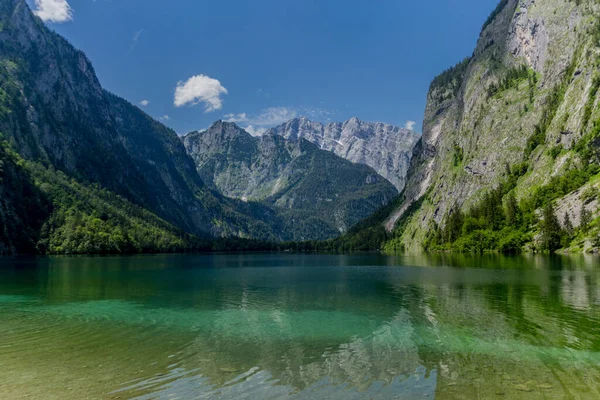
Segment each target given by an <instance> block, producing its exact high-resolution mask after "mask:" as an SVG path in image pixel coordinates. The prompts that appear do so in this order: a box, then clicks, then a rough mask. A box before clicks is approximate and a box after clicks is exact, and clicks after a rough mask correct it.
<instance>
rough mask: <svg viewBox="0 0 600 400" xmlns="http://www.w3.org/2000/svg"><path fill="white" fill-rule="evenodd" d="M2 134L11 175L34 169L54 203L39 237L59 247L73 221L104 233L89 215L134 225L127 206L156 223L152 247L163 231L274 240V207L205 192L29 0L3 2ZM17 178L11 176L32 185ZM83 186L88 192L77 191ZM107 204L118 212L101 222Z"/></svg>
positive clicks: (171, 137)
mask: <svg viewBox="0 0 600 400" xmlns="http://www.w3.org/2000/svg"><path fill="white" fill-rule="evenodd" d="M0 133H1V134H2V136H3V139H4V142H3V143H4V144H3V146H5V148H8V149H11V150H10V151H13V150H14V151H15V152H16V154H17V158H18V159H19V160H20V161H19V163H20V164H22V165H21V168H20V169H19V170H16V169H13V168H11V171H13V170H14V171H18V172H15V173H16V174H17V175H18V174H21V175H22V174H26V175H29V178H28V179H29V181H34V182H35V183H36V185H37V186H38V187H39V188H41V189H42V191H43V192H44V193H45V194H46V197H47V198H48V199H49V200H50V201H51V202H52V203H53V207H52V209H53V214H52V215H51V216H50V217H49V218H48V220H47V221H46V223H45V224H44V227H42V236H44V235H45V238H44V237H41V238H40V240H41V241H43V242H44V243H46V244H47V243H50V242H53V243H54V245H53V246H54V247H53V248H54V249H55V251H57V252H67V251H70V250H65V249H66V248H69V249H72V247H73V246H72V245H69V246H66V247H65V246H62V245H61V244H60V243H59V241H60V240H61V239H60V238H63V239H62V240H64V241H65V242H68V241H69V240H68V238H67V237H66V236H64V235H63V236H64V237H63V236H60V235H58V232H59V231H61V229H63V230H64V227H65V224H67V222H68V224H71V225H69V226H71V228H70V229H73V230H78V229H87V231H89V232H96V231H98V232H102V229H95V228H94V229H95V230H94V229H92V228H90V227H89V226H87V225H86V224H87V223H88V222H90V221H92V220H100V221H102V224H100V223H99V222H97V221H96V223H97V224H100V225H101V226H103V227H104V228H106V229H109V230H110V232H113V231H115V232H116V230H117V228H119V229H121V228H123V227H124V226H123V224H124V223H125V222H127V223H126V225H128V226H130V227H133V226H135V225H136V224H134V223H133V220H129V219H128V218H126V216H125V215H124V214H123V215H121V217H117V214H118V213H116V211H117V210H121V211H123V209H124V208H125V209H127V210H133V209H136V210H139V213H137V211H136V213H137V214H136V215H138V216H140V218H141V219H140V221H141V220H143V219H145V220H146V221H147V223H151V224H152V227H148V229H150V228H151V229H150V231H153V232H155V233H156V234H150V233H148V235H147V238H154V239H151V240H150V239H148V240H145V239H144V240H143V242H144V243H147V244H148V243H150V242H154V243H155V244H157V245H158V242H160V240H161V239H160V235H159V234H158V232H162V233H163V234H164V235H163V236H164V237H165V238H167V237H170V235H171V234H173V235H175V236H177V237H183V236H184V234H183V232H187V233H190V234H193V235H197V236H200V237H206V238H208V237H212V236H217V237H224V236H239V237H253V238H260V239H277V236H276V235H275V234H274V233H273V227H272V226H271V225H270V222H269V221H270V218H271V217H272V214H271V211H270V210H269V209H268V208H264V207H259V206H257V205H251V204H250V205H249V204H245V203H243V202H235V201H233V200H230V199H227V198H224V197H223V196H220V195H218V194H216V193H213V192H212V191H211V190H210V189H208V188H207V187H206V186H205V185H204V183H203V182H202V180H201V179H200V177H199V176H198V173H197V171H196V169H195V166H194V163H193V161H192V160H191V158H190V157H189V156H188V155H187V153H186V151H185V148H184V146H183V144H182V143H181V140H180V139H179V137H178V136H177V135H176V133H175V132H173V131H172V130H171V129H169V128H167V127H165V126H164V125H162V124H160V123H159V122H157V121H154V120H153V119H152V118H150V117H149V116H148V115H146V114H145V113H143V112H142V111H141V110H140V109H139V108H137V107H135V106H133V105H132V104H130V103H128V102H127V101H125V100H123V99H121V98H119V97H117V96H115V95H112V94H110V93H108V92H106V91H105V90H103V88H102V86H101V85H100V83H99V81H98V79H97V77H96V75H95V73H94V69H93V67H92V65H91V63H90V61H89V60H88V59H87V58H86V56H85V55H84V54H83V53H82V52H81V51H79V50H76V49H75V48H74V47H73V46H71V45H70V44H69V43H68V42H67V41H66V40H65V39H63V38H62V37H61V36H59V35H58V34H56V33H54V32H52V31H51V30H49V29H48V28H46V27H45V25H44V24H43V23H42V21H41V20H40V19H39V18H38V17H36V16H34V15H33V14H32V12H31V11H30V9H29V7H28V6H27V4H26V2H25V1H24V0H0ZM17 158H15V160H16V159H17ZM13 161H14V160H13ZM15 162H16V161H15ZM17 175H15V179H14V180H13V182H17V181H19V180H21V181H22V182H23V184H25V182H27V179H25V178H26V176H22V177H21V178H23V179H21V178H18V177H16V176H17ZM42 180H44V181H42ZM73 185H74V186H73ZM57 188H61V189H60V191H59V192H60V193H59V192H57ZM82 190H84V191H87V192H88V194H90V195H89V196H72V194H73V193H82V192H81V191H82ZM107 193H108V194H107ZM93 199H97V200H98V201H97V202H96V201H94V200H93ZM100 199H102V201H100ZM109 199H110V200H109ZM107 202H109V203H110V205H111V207H110V208H111V209H112V210H113V211H115V213H108V214H106V215H104V217H103V218H96V217H97V216H99V215H100V214H102V213H101V212H100V211H99V210H98V207H99V206H100V205H102V204H105V203H107ZM102 207H103V206H102ZM148 214H151V215H153V216H154V217H152V218H149V217H148ZM17 215H18V213H17ZM110 215H112V216H114V220H113V221H112V222H111V223H109V222H110V221H109V220H107V218H109V216H110ZM142 215H144V216H145V217H142ZM261 218H264V220H261ZM109 219H110V218H109ZM88 220H89V221H88ZM153 221H154V222H156V223H154V222H153ZM90 223H91V222H90ZM68 224H67V225H68ZM34 225H37V222H36V223H35V224H34ZM1 228H4V229H6V228H5V227H1ZM88 228H89V229H88ZM32 229H36V228H35V227H33V226H32ZM87 231H86V232H87ZM150 231H149V232H150ZM44 232H45V233H44ZM128 232H131V231H128ZM105 233H106V232H105ZM113 233H114V232H113ZM114 235H116V236H115V237H117V236H119V234H118V233H114ZM109 236H110V235H109ZM133 236H134V235H133V233H131V238H132V241H133ZM115 240H116V239H115ZM137 243H139V241H137ZM11 246H12V247H11V248H16V247H15V245H14V244H13V245H11ZM111 246H112V247H111V248H113V249H114V248H115V246H114V245H111ZM9 247H10V246H9ZM159 247H160V246H159ZM45 248H47V247H45ZM161 248H162V247H161Z"/></svg>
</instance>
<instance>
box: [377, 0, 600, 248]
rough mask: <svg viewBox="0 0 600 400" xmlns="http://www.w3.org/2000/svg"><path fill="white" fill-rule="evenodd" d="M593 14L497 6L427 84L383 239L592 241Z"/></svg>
mask: <svg viewBox="0 0 600 400" xmlns="http://www.w3.org/2000/svg"><path fill="white" fill-rule="evenodd" d="M599 14H600V9H599V8H598V2H597V1H568V0H537V1H533V0H502V1H501V2H500V3H499V4H498V7H497V8H496V9H495V10H494V12H493V13H492V15H491V16H490V18H489V19H488V20H487V21H486V22H485V24H484V26H483V29H482V32H481V35H480V37H479V40H478V43H477V47H476V48H475V51H474V52H473V55H472V56H470V57H468V58H466V59H465V60H463V61H462V62H461V63H459V64H458V65H456V66H455V67H453V68H451V69H449V70H447V71H445V72H444V73H443V74H441V75H440V76H438V77H436V78H435V79H434V80H433V82H432V83H431V87H430V89H429V94H428V99H427V107H426V110H425V118H424V125H423V137H422V139H421V141H420V142H419V144H418V145H417V147H416V148H415V157H414V158H413V160H412V163H411V167H410V172H409V179H408V183H407V186H406V192H405V200H404V202H403V203H402V204H399V205H398V207H397V208H396V209H395V210H394V211H393V212H392V213H391V215H390V216H389V217H388V218H387V220H386V222H385V226H386V228H387V230H388V231H389V232H392V236H394V237H395V239H394V240H393V241H392V242H391V243H388V247H389V248H408V249H423V248H425V249H427V248H430V249H431V248H442V249H456V250H463V251H472V250H484V249H492V250H502V251H513V250H518V249H521V248H523V247H526V248H530V249H535V250H550V251H551V250H555V249H556V248H559V247H563V248H566V249H568V251H582V250H585V251H593V249H594V248H595V249H597V248H598V246H599V245H600V240H599V239H598V235H599V227H600V224H599V223H598V216H599V211H598V192H599V188H600V176H599V175H598V172H599V171H600V166H599V165H600V107H599V95H600V92H599V90H598V89H599V87H600V72H599V71H598V65H600V15H599ZM582 220H583V222H582ZM553 221H556V224H555V223H554V222H553ZM557 224H559V225H560V226H559V227H557V226H556V225H557Z"/></svg>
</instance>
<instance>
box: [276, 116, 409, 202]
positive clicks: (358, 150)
mask: <svg viewBox="0 0 600 400" xmlns="http://www.w3.org/2000/svg"><path fill="white" fill-rule="evenodd" d="M267 133H274V134H277V135H280V136H283V137H284V138H286V139H299V138H303V139H306V140H308V141H310V142H312V143H314V144H316V145H317V146H318V147H319V148H320V149H322V150H327V151H331V152H333V153H334V154H336V155H338V156H340V157H342V158H344V159H346V160H349V161H351V162H353V163H357V164H364V165H368V166H369V167H371V168H373V169H374V170H375V171H376V172H377V173H378V174H379V175H381V176H383V177H384V178H386V179H387V180H388V181H390V182H391V183H392V184H393V185H394V186H395V187H396V189H398V191H399V192H401V191H402V190H403V189H404V185H405V181H406V173H407V171H408V167H409V164H410V159H411V157H412V149H413V147H414V146H415V144H416V142H417V141H418V139H419V137H420V135H419V134H417V133H415V132H413V131H411V130H408V129H405V128H400V127H397V126H394V125H390V124H384V123H381V122H364V121H361V120H360V119H358V118H357V117H352V118H350V119H348V120H347V121H344V122H329V123H327V124H323V123H320V122H313V121H310V120H309V119H308V118H306V117H300V118H294V119H292V120H290V121H288V122H286V123H284V124H281V125H279V126H276V127H274V128H271V129H269V130H268V131H267Z"/></svg>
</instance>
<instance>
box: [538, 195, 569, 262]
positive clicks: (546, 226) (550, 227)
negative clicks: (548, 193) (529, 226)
mask: <svg viewBox="0 0 600 400" xmlns="http://www.w3.org/2000/svg"><path fill="white" fill-rule="evenodd" d="M540 224H541V226H540V228H541V234H542V249H544V250H547V251H550V252H553V251H556V250H558V249H559V248H560V245H561V239H562V233H563V232H562V229H561V227H560V223H559V222H558V218H557V217H556V213H555V212H554V205H553V204H552V202H549V203H548V204H547V205H546V207H544V212H543V220H542V221H541V223H540Z"/></svg>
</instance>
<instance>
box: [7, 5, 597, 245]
mask: <svg viewBox="0 0 600 400" xmlns="http://www.w3.org/2000/svg"><path fill="white" fill-rule="evenodd" d="M599 66H600V8H599V7H598V4H597V1H595V0H581V1H569V0H537V1H534V0H502V1H500V3H499V4H498V6H497V7H496V8H495V9H494V10H493V12H492V13H491V15H490V17H489V18H488V19H487V20H486V21H485V23H484V24H483V27H482V31H481V34H480V37H479V40H478V42H477V46H476V48H475V50H474V51H473V54H472V55H470V56H469V57H467V58H465V59H464V60H463V61H462V62H460V63H459V64H457V65H456V66H454V67H452V68H449V69H448V70H446V71H444V72H443V73H442V74H440V75H439V76H437V77H436V78H434V79H433V81H432V83H431V85H430V88H429V93H428V96H427V105H426V109H425V116H424V124H423V134H422V135H418V134H416V133H414V132H412V131H409V130H405V129H402V128H398V127H394V126H391V125H385V124H381V123H368V122H363V121H360V120H359V119H358V118H352V119H350V120H348V121H346V122H342V123H328V124H321V123H319V122H313V121H310V120H308V119H306V118H296V119H293V120H291V121H289V122H287V123H284V124H282V125H280V126H277V127H274V128H272V129H270V130H269V131H267V132H266V133H265V134H263V135H262V136H260V137H253V136H251V135H250V134H249V133H248V132H246V131H244V130H243V129H241V128H240V127H238V126H237V125H235V124H233V123H228V122H223V121H218V122H216V123H215V124H214V125H213V126H212V127H211V128H209V129H207V130H205V131H202V132H192V133H189V134H188V135H186V136H185V137H183V138H180V137H179V136H178V135H177V134H176V133H175V132H174V131H172V130H171V129H169V128H167V127H166V126H164V125H163V124H161V123H160V122H157V121H155V120H154V119H152V118H151V117H149V116H148V115H147V114H145V113H144V112H143V111H142V110H141V109H140V108H138V107H136V106H134V105H132V104H130V103H129V102H128V101H126V100H124V99H122V98H120V97H118V96H115V95H113V94H111V93H109V92H107V91H105V90H104V89H103V88H102V86H101V85H100V83H99V81H98V79H97V77H96V75H95V73H94V69H93V66H92V64H91V63H90V61H89V60H88V59H87V57H86V56H85V55H84V54H83V53H82V52H81V51H79V50H77V49H75V48H74V47H73V46H71V45H70V44H69V43H68V42H67V41H66V40H65V39H64V38H62V37H61V36H59V35H58V34H56V33H54V32H52V31H51V30H49V29H48V28H47V27H46V26H45V25H44V24H43V22H42V21H41V20H40V19H39V18H38V17H36V16H34V15H33V14H32V12H31V11H30V9H29V7H28V6H27V4H26V2H25V1H24V0H0V253H3V254H4V253H61V254H62V253H67V254H77V253H125V252H152V251H186V250H203V249H214V248H215V243H221V244H219V245H218V246H221V247H218V246H217V247H218V248H219V249H230V248H247V247H248V246H252V245H249V244H248V243H254V242H251V241H248V240H249V239H252V240H258V241H268V242H271V243H274V242H279V243H281V242H284V241H294V242H296V243H292V244H288V245H277V246H275V247H276V248H279V249H281V248H286V249H287V248H291V249H311V250H314V249H328V250H339V249H344V250H359V249H360V250H372V249H380V248H385V249H387V250H390V251H395V250H435V251H503V252H516V251H522V250H531V251H555V250H559V249H562V250H563V251H567V252H581V251H585V252H593V251H598V249H599V248H600V218H599V216H600V211H599V206H600V204H599V203H600V200H599V193H600V90H599V89H600V72H599V69H598V68H599ZM340 235H341V236H340ZM338 236H339V237H338ZM225 238H230V239H231V240H233V242H231V241H230V242H227V243H229V244H223V243H226V242H224V241H223V240H224V239H225ZM325 239H327V240H325ZM244 240H245V241H244ZM316 240H318V241H319V242H315V241H316ZM298 241H309V242H305V243H297V242H298Z"/></svg>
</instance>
